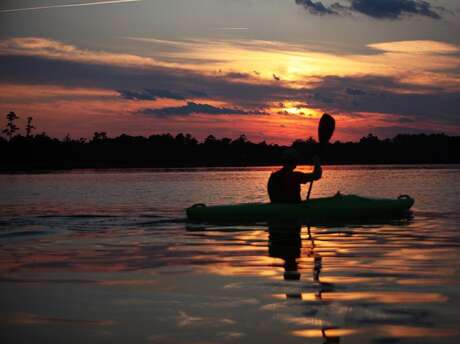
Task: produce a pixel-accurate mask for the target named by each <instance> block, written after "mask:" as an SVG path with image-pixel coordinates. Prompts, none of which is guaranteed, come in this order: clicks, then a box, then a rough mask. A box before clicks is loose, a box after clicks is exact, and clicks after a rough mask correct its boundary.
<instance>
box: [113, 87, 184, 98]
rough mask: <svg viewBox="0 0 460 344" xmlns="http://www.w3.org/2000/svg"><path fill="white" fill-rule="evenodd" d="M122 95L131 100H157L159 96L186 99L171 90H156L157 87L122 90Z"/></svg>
mask: <svg viewBox="0 0 460 344" xmlns="http://www.w3.org/2000/svg"><path fill="white" fill-rule="evenodd" d="M118 93H120V96H121V97H122V98H125V99H130V100H156V99H158V98H167V99H176V100H185V97H184V96H182V95H180V94H177V93H174V92H170V91H168V90H155V89H143V90H140V91H137V90H120V91H118Z"/></svg>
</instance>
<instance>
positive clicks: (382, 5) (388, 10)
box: [351, 0, 441, 19]
mask: <svg viewBox="0 0 460 344" xmlns="http://www.w3.org/2000/svg"><path fill="white" fill-rule="evenodd" d="M351 9H352V10H353V11H356V12H360V13H363V14H365V15H367V16H369V17H373V18H379V19H381V18H382V19H384V18H388V19H399V18H401V16H403V15H419V16H425V17H430V18H434V19H440V18H441V16H440V15H439V14H438V13H437V12H435V10H434V9H433V7H432V6H431V4H430V3H429V2H427V1H423V0H384V1H382V0H352V2H351Z"/></svg>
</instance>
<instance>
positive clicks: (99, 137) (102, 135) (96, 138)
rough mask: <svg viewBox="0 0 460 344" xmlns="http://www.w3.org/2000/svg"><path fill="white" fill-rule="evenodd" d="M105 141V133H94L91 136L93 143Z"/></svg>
mask: <svg viewBox="0 0 460 344" xmlns="http://www.w3.org/2000/svg"><path fill="white" fill-rule="evenodd" d="M105 140H107V133H106V132H104V131H101V132H97V131H96V132H95V133H94V135H93V140H92V141H93V142H98V141H105Z"/></svg>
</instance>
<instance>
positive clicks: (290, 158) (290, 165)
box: [283, 148, 299, 170]
mask: <svg viewBox="0 0 460 344" xmlns="http://www.w3.org/2000/svg"><path fill="white" fill-rule="evenodd" d="M298 163H299V155H298V154H297V152H296V151H295V150H294V149H292V148H290V149H288V150H286V151H285V152H284V153H283V167H284V168H285V169H288V170H294V169H295V168H296V167H297V164H298Z"/></svg>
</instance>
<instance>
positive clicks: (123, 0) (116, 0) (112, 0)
mask: <svg viewBox="0 0 460 344" xmlns="http://www.w3.org/2000/svg"><path fill="white" fill-rule="evenodd" d="M141 1H144V0H108V1H96V2H85V3H81V4H67V5H51V6H37V7H26V8H12V9H5V10H2V9H0V13H12V12H22V11H35V10H44V9H48V8H63V7H80V6H97V5H110V4H124V3H129V2H141Z"/></svg>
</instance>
